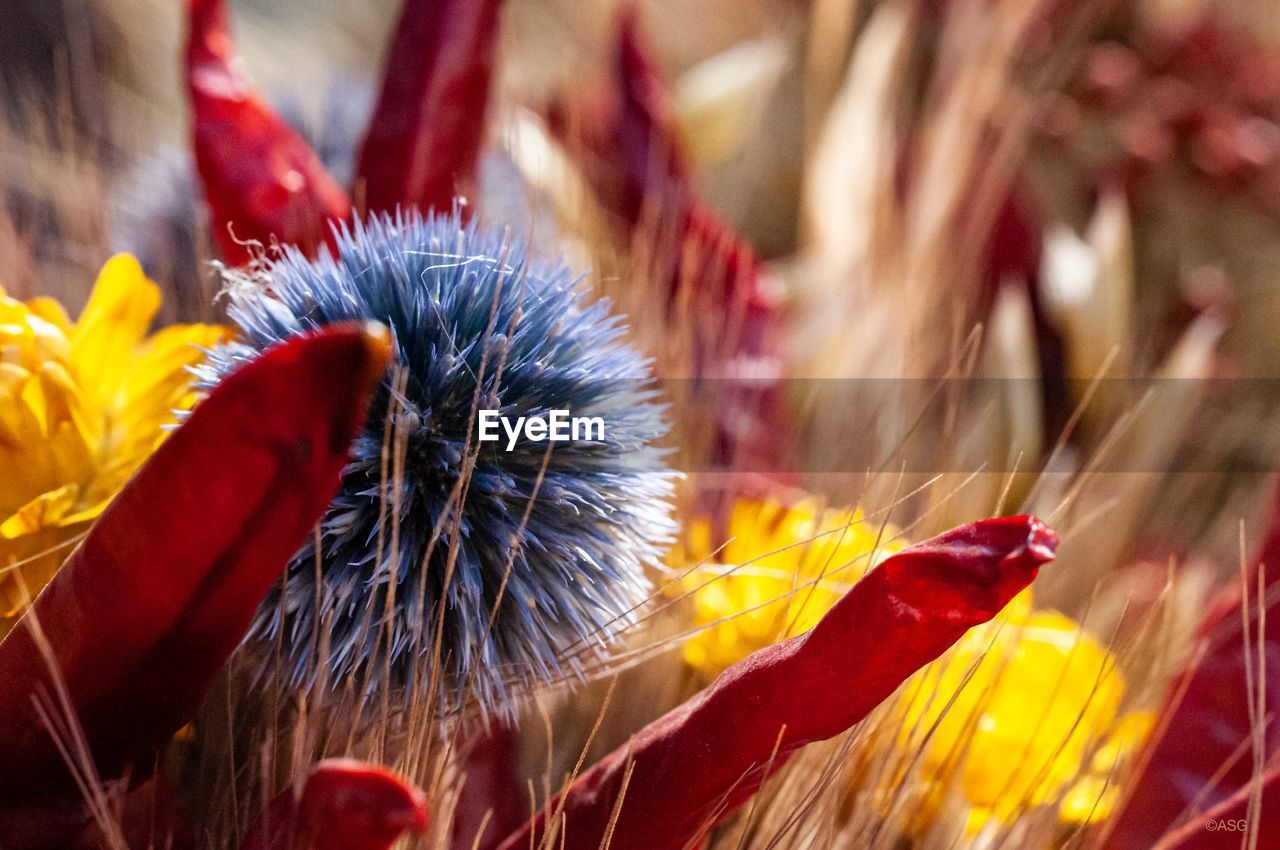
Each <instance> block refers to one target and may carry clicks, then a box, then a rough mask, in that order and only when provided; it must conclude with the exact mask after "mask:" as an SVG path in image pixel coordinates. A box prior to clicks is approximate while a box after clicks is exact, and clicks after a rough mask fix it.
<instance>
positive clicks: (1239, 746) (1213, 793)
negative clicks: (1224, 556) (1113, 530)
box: [1105, 489, 1280, 850]
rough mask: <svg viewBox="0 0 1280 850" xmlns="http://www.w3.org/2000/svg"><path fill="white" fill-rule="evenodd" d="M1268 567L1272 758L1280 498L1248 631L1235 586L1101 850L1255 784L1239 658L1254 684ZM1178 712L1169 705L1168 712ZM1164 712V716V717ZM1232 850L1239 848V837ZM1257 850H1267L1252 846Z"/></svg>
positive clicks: (1276, 737) (1276, 732)
mask: <svg viewBox="0 0 1280 850" xmlns="http://www.w3.org/2000/svg"><path fill="white" fill-rule="evenodd" d="M1259 564H1266V569H1267V573H1266V575H1267V576H1269V579H1268V581H1267V587H1266V589H1265V590H1264V593H1265V594H1266V597H1265V598H1266V599H1267V600H1268V601H1267V602H1266V604H1265V607H1266V617H1267V623H1268V627H1267V628H1266V630H1265V632H1264V634H1263V644H1264V651H1265V653H1266V674H1267V675H1266V679H1265V681H1264V682H1263V683H1262V686H1263V688H1264V690H1265V695H1264V698H1265V706H1266V708H1265V715H1266V716H1265V719H1264V721H1263V722H1264V730H1263V735H1262V740H1263V747H1264V752H1263V753H1262V754H1261V755H1262V758H1263V760H1264V762H1267V763H1270V761H1271V760H1272V759H1274V758H1275V757H1276V754H1277V753H1280V719H1278V718H1277V714H1276V712H1275V711H1274V710H1273V709H1272V707H1273V706H1275V705H1280V633H1278V632H1277V630H1275V629H1273V628H1271V627H1270V624H1271V623H1274V622H1277V621H1280V489H1278V490H1277V492H1276V496H1275V504H1274V507H1273V509H1272V516H1271V520H1270V525H1269V528H1268V531H1267V535H1266V538H1265V540H1264V542H1263V545H1262V549H1261V551H1260V553H1259V555H1258V557H1257V559H1256V560H1255V563H1254V565H1253V567H1252V568H1251V569H1250V570H1249V573H1248V577H1247V579H1246V580H1247V581H1248V582H1249V585H1248V591H1249V593H1248V606H1249V608H1248V610H1249V619H1250V628H1249V632H1248V634H1247V635H1246V633H1245V630H1244V628H1243V617H1242V613H1243V612H1242V610H1241V607H1242V606H1243V605H1244V604H1245V595H1244V593H1243V592H1242V585H1241V584H1239V583H1237V584H1236V585H1234V586H1233V587H1231V588H1229V589H1228V590H1227V591H1226V592H1225V593H1224V594H1223V596H1222V598H1221V599H1220V600H1219V602H1218V604H1217V605H1216V606H1215V607H1214V609H1213V611H1212V612H1211V613H1210V615H1209V616H1208V617H1207V618H1206V619H1205V622H1204V623H1203V624H1202V625H1201V627H1200V636H1201V638H1202V641H1201V649H1202V650H1203V651H1197V652H1196V653H1195V654H1194V655H1193V658H1192V660H1191V662H1190V663H1189V665H1188V667H1187V668H1186V669H1185V670H1183V671H1182V672H1181V673H1180V674H1179V676H1178V677H1177V678H1176V679H1175V680H1174V683H1173V685H1172V686H1171V687H1170V692H1169V696H1168V698H1167V702H1166V706H1165V709H1164V710H1163V711H1162V712H1161V713H1160V716H1162V717H1168V720H1167V721H1166V722H1165V725H1164V727H1163V731H1162V733H1161V734H1160V737H1159V738H1158V739H1156V740H1154V741H1152V743H1151V745H1150V750H1149V752H1148V754H1147V755H1146V757H1145V764H1144V767H1143V770H1142V773H1141V774H1140V775H1139V776H1138V777H1136V778H1135V779H1134V780H1133V781H1132V783H1131V785H1130V787H1129V789H1128V792H1127V795H1126V798H1125V801H1124V803H1123V805H1122V807H1121V809H1120V811H1119V812H1117V813H1116V814H1115V815H1114V816H1113V818H1112V820H1111V822H1110V824H1109V825H1108V837H1107V842H1106V844H1105V846H1106V847H1108V848H1116V850H1118V849H1119V848H1128V847H1149V846H1151V845H1153V844H1155V842H1156V840H1157V839H1158V838H1160V836H1161V835H1163V834H1164V833H1165V831H1166V830H1168V829H1170V828H1172V827H1174V826H1176V825H1177V824H1176V821H1177V820H1178V818H1179V817H1180V816H1182V815H1183V814H1184V813H1186V812H1187V811H1188V809H1189V807H1191V806H1192V805H1193V804H1194V805H1195V806H1196V807H1198V808H1199V809H1201V810H1203V809H1206V808H1211V807H1213V806H1217V805H1219V804H1222V803H1224V802H1225V801H1226V800H1228V799H1229V798H1231V797H1232V796H1233V795H1234V794H1236V793H1237V792H1238V791H1240V790H1241V789H1242V788H1246V787H1247V786H1248V784H1249V783H1250V782H1251V781H1252V779H1253V767H1254V759H1253V746H1252V740H1253V725H1252V723H1251V721H1250V717H1251V715H1252V712H1251V710H1250V702H1251V701H1252V702H1253V703H1254V705H1255V706H1256V701H1257V693H1256V688H1257V685H1256V684H1255V691H1254V693H1252V694H1251V693H1250V691H1249V688H1248V680H1247V676H1246V669H1245V655H1246V653H1248V654H1249V655H1250V657H1251V660H1250V663H1251V664H1252V666H1253V671H1254V676H1255V678H1256V676H1257V671H1258V669H1259V659H1258V657H1257V652H1258V621H1257V608H1258V592H1257V584H1258V571H1259V566H1258V565H1259ZM1174 703H1176V705H1174ZM1170 712H1171V713H1170ZM1236 838H1237V845H1238V844H1239V841H1238V839H1239V836H1238V835H1237V836H1236ZM1260 846H1265V845H1260Z"/></svg>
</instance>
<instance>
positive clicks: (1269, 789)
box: [1156, 768, 1280, 850]
mask: <svg viewBox="0 0 1280 850" xmlns="http://www.w3.org/2000/svg"><path fill="white" fill-rule="evenodd" d="M1260 790H1261V802H1260V804H1259V805H1258V807H1257V809H1256V810H1255V811H1253V812H1250V811H1249V798H1250V796H1251V795H1252V794H1253V793H1254V791H1255V789H1254V788H1252V787H1245V788H1241V789H1240V790H1239V791H1237V792H1236V793H1235V794H1232V795H1231V796H1230V797H1228V798H1227V799H1226V800H1223V801H1222V802H1221V803H1220V804H1219V805H1217V806H1215V807H1214V808H1212V809H1210V810H1209V811H1207V812H1204V813H1203V814H1200V815H1197V816H1196V817H1195V818H1193V819H1192V820H1191V821H1190V822H1188V823H1187V825H1186V826H1184V827H1182V828H1181V829H1179V830H1178V831H1177V832H1174V833H1172V834H1170V835H1169V836H1168V837H1167V838H1165V839H1164V840H1163V841H1161V842H1160V843H1159V844H1157V845H1156V848H1157V850H1239V848H1240V847H1242V846H1247V845H1245V844H1244V837H1245V834H1246V831H1247V830H1249V829H1254V830H1256V831H1257V834H1258V844H1257V846H1258V847H1280V768H1274V769H1272V770H1271V771H1269V772H1267V773H1266V774H1264V775H1263V777H1262V782H1261V788H1260ZM1250 814H1252V815H1253V818H1254V820H1250V818H1249V815H1250Z"/></svg>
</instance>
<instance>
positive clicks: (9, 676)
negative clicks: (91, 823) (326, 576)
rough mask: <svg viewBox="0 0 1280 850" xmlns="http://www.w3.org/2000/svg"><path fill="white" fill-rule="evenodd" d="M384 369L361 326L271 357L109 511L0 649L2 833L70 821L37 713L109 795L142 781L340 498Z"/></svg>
mask: <svg viewBox="0 0 1280 850" xmlns="http://www.w3.org/2000/svg"><path fill="white" fill-rule="evenodd" d="M388 358H389V342H388V341H387V337H386V333H385V331H381V330H380V331H379V332H377V333H374V332H371V331H370V330H368V329H366V328H365V327H363V326H350V325H348V326H341V327H335V328H334V329H331V330H328V331H324V332H320V333H316V334H313V335H309V336H304V337H300V338H298V339H295V340H292V341H290V342H288V343H285V344H283V345H280V346H277V347H276V348H274V349H272V350H270V351H268V352H266V353H265V354H263V355H262V356H261V357H259V358H258V359H257V360H255V361H253V362H252V363H250V364H248V365H246V366H244V367H243V368H242V369H240V370H239V371H238V372H236V373H235V374H233V375H231V376H230V377H228V378H227V379H226V380H225V381H224V382H223V383H222V384H221V385H220V386H218V387H217V388H216V389H215V390H214V391H213V392H212V393H210V395H209V397H208V398H207V399H205V400H204V401H203V402H202V403H201V404H200V405H199V407H197V409H196V410H195V412H194V413H193V414H192V415H191V418H190V419H189V420H188V421H187V422H186V424H184V425H183V426H182V427H181V428H179V429H178V430H177V431H176V432H175V433H174V434H173V435H172V436H171V437H170V438H169V439H168V440H166V441H165V442H164V443H163V444H162V445H161V446H160V448H159V449H157V451H156V453H155V454H154V455H153V456H152V457H151V459H150V460H149V461H148V462H147V463H146V464H145V465H144V466H143V467H142V469H141V470H140V471H139V472H138V474H137V475H136V476H135V477H134V478H133V480H132V481H130V482H129V484H128V485H127V486H126V487H125V488H124V490H123V491H121V493H120V495H119V496H118V497H117V498H116V499H115V500H114V501H113V502H112V503H111V504H110V505H109V506H108V507H107V509H106V511H104V512H103V514H102V516H101V517H100V518H99V519H98V521H97V523H96V524H95V525H94V526H93V529H92V530H91V531H90V533H89V535H88V537H86V538H85V540H84V542H83V543H82V544H81V545H80V547H79V548H78V549H76V551H75V552H74V553H73V554H72V555H71V557H70V558H68V559H67V562H66V564H64V565H63V567H62V569H61V570H60V571H59V573H58V575H57V576H56V577H55V578H54V580H53V581H52V582H51V583H50V584H49V585H48V587H47V588H45V590H44V592H43V593H42V594H41V595H40V596H39V598H38V599H36V601H35V603H34V605H33V606H32V608H31V610H30V611H28V613H27V615H26V616H25V617H24V618H23V619H22V620H20V621H19V623H18V624H17V626H16V627H15V628H14V629H13V631H12V632H11V633H10V634H9V636H8V637H7V638H6V639H5V641H4V643H2V644H0V717H3V718H4V722H3V723H0V752H3V753H4V757H3V758H0V801H3V803H0V820H3V815H4V813H5V810H20V809H21V808H22V807H23V800H24V799H37V798H38V799H39V800H40V802H41V803H42V804H43V803H45V802H47V801H48V800H49V799H52V798H55V797H57V796H58V795H62V796H64V797H65V798H66V799H68V800H69V801H70V802H73V803H79V799H80V794H79V793H78V791H77V790H76V786H75V785H74V784H73V782H72V775H71V772H70V770H69V769H68V766H67V765H66V763H65V762H64V760H63V758H62V756H61V755H60V754H59V752H58V750H57V748H56V747H55V743H54V741H53V739H52V737H51V736H50V734H49V731H48V728H47V726H46V724H45V722H44V721H43V720H42V719H41V717H40V715H39V713H38V711H37V709H36V706H35V701H36V700H37V698H39V699H40V700H41V701H42V702H43V701H47V697H46V696H43V695H55V696H54V703H55V704H56V705H58V706H59V708H58V710H56V711H54V712H53V714H54V716H55V717H59V718H61V717H65V715H66V713H67V711H68V710H69V711H70V712H71V713H72V714H73V715H74V718H75V720H76V721H77V722H78V723H79V724H80V726H81V727H82V729H83V732H84V738H85V741H86V744H87V753H88V755H90V756H91V757H92V761H93V764H94V765H95V766H96V768H97V770H98V773H99V775H100V776H101V777H102V778H103V779H113V778H116V777H120V776H122V775H124V774H125V772H126V771H131V774H132V777H133V778H134V779H137V778H138V777H140V776H146V775H148V774H149V773H150V771H151V768H152V766H153V760H154V758H155V756H156V754H157V753H158V752H159V751H160V750H161V749H162V748H163V747H164V746H165V745H166V744H167V742H168V741H169V740H170V739H171V737H172V736H173V734H174V732H175V731H177V730H178V729H179V728H180V727H181V726H182V725H183V724H184V723H185V722H187V720H188V719H189V718H190V717H191V716H192V715H193V714H194V712H195V710H196V708H197V707H198V706H199V704H200V702H201V701H202V699H203V697H204V694H205V692H206V690H207V689H208V687H209V685H210V683H211V682H212V680H213V678H214V676H215V675H216V674H217V672H218V670H219V669H220V668H221V667H222V665H223V662H224V661H225V660H226V658H227V657H228V655H230V653H231V652H232V650H234V649H235V647H236V646H237V645H238V644H239V642H240V640H241V638H242V637H243V635H244V633H245V631H246V629H247V628H248V625H249V622H250V620H251V618H252V617H253V614H254V612H255V610H256V609H257V606H258V603H259V602H260V600H261V599H262V597H263V595H264V594H265V593H266V591H267V589H268V588H269V587H270V585H271V583H272V582H273V581H275V580H276V579H277V577H278V576H279V574H280V571H281V569H282V568H283V567H284V565H285V563H286V562H287V561H288V559H289V557H290V556H291V555H292V554H293V553H294V552H295V551H297V549H298V547H299V546H300V545H301V544H302V543H303V541H304V540H305V538H306V536H307V534H308V532H309V531H310V529H311V528H312V527H313V525H314V524H315V522H316V520H317V519H318V518H319V517H320V515H321V513H322V512H323V510H324V508H325V506H326V505H327V504H328V502H329V500H330V498H331V497H332V495H333V493H334V492H335V490H336V489H337V486H338V480H339V473H340V471H341V469H342V467H343V466H344V464H345V463H346V460H347V446H348V444H349V443H350V441H351V439H352V437H353V436H354V435H355V433H356V431H357V429H358V428H359V427H360V426H361V424H362V423H363V420H364V412H365V407H366V405H367V402H368V398H369V393H370V391H371V389H372V387H373V386H374V385H375V384H376V382H377V381H378V380H379V379H380V378H381V376H382V374H383V371H384V370H385V368H386V364H387V361H388ZM41 635H43V640H47V642H48V644H47V652H45V651H42V649H41V641H42V637H41ZM50 662H52V666H53V667H54V668H56V671H57V675H56V676H54V675H53V674H52V673H51V663H50ZM60 693H61V694H65V702H63V701H61V700H59V699H58V698H57V696H56V695H57V694H60ZM83 761H84V759H83V758H77V759H76V763H77V765H80V764H82V763H83Z"/></svg>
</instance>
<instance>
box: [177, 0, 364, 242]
mask: <svg viewBox="0 0 1280 850" xmlns="http://www.w3.org/2000/svg"><path fill="white" fill-rule="evenodd" d="M242 66H243V63H242V61H241V59H240V57H239V56H237V55H236V50H235V44H234V43H233V42H232V40H231V36H230V35H229V33H228V30H227V11H226V7H225V5H224V2H223V0H190V31H189V33H188V38H187V61H186V72H187V86H188V90H189V92H190V96H191V110H192V127H193V135H192V138H193V145H194V148H195V157H196V166H197V168H198V169H199V171H200V178H201V180H202V181H203V182H204V193H205V199H206V201H207V203H208V205H209V213H210V217H211V219H212V223H213V233H214V237H215V238H216V239H217V240H218V246H219V247H220V248H221V250H222V254H223V256H224V257H225V258H226V259H227V260H228V261H229V262H231V263H234V264H237V265H238V264H241V263H244V262H247V261H248V260H249V259H250V252H249V250H248V248H247V247H246V246H245V245H244V244H242V243H243V242H245V241H250V240H251V241H255V242H258V243H260V244H262V245H270V244H271V243H272V241H273V240H278V241H279V242H282V243H288V244H294V245H297V246H298V247H300V248H302V249H303V250H305V251H307V252H308V253H313V252H314V251H315V249H316V247H317V246H318V245H319V244H321V243H322V242H323V241H324V240H325V239H326V238H327V237H328V234H329V222H330V221H333V220H342V219H346V218H348V217H349V216H350V214H351V202H350V201H349V200H348V199H347V195H346V193H345V192H343V191H342V188H341V187H339V186H338V184H337V183H335V182H334V180H333V178H332V177H331V176H330V175H329V172H328V171H327V170H326V169H325V167H324V165H322V164H321V162H320V159H319V157H317V156H316V154H315V152H313V151H312V150H311V148H310V147H309V146H308V145H307V143H306V142H305V141H304V140H303V139H302V137H301V136H299V135H298V134H297V133H296V132H295V131H294V130H293V129H292V128H290V127H289V125H288V124H286V123H285V121H284V120H283V119H282V118H281V117H280V116H279V115H277V114H276V112H275V111H274V110H273V109H272V108H271V107H270V106H269V105H268V104H267V102H266V101H265V100H264V99H263V98H262V97H261V96H260V95H259V94H258V93H257V92H256V91H255V90H254V88H253V86H252V84H251V83H250V82H249V80H248V78H247V76H246V75H245V73H244V69H243V67H242Z"/></svg>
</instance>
